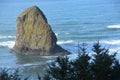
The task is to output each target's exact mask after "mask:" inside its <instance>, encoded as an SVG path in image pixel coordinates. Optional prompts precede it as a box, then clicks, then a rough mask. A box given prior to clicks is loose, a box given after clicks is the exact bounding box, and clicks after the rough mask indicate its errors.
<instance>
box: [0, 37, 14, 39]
mask: <svg viewBox="0 0 120 80" xmlns="http://www.w3.org/2000/svg"><path fill="white" fill-rule="evenodd" d="M5 38H15V36H0V39H5Z"/></svg>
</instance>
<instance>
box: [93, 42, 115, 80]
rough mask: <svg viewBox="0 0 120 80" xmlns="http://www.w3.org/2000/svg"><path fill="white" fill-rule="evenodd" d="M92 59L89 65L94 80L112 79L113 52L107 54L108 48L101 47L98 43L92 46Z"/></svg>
mask: <svg viewBox="0 0 120 80" xmlns="http://www.w3.org/2000/svg"><path fill="white" fill-rule="evenodd" d="M92 50H93V52H94V53H95V54H94V55H93V57H94V59H93V61H92V63H91V64H92V65H91V71H92V72H93V74H92V75H93V79H94V80H111V79H112V65H113V63H114V60H115V56H114V55H115V54H114V55H109V54H108V53H109V50H108V49H105V48H101V45H100V44H99V42H98V43H96V44H94V46H93V49H92Z"/></svg>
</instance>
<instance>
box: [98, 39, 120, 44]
mask: <svg viewBox="0 0 120 80" xmlns="http://www.w3.org/2000/svg"><path fill="white" fill-rule="evenodd" d="M100 42H102V43H105V44H111V45H120V40H111V41H100Z"/></svg>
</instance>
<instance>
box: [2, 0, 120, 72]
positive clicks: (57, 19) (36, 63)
mask: <svg viewBox="0 0 120 80" xmlns="http://www.w3.org/2000/svg"><path fill="white" fill-rule="evenodd" d="M34 5H37V6H38V7H39V8H40V9H41V10H42V11H43V12H44V13H45V15H46V17H47V19H48V22H49V24H50V25H51V26H52V29H53V31H54V32H55V33H56V36H57V38H58V42H57V43H58V44H59V45H60V46H62V47H63V48H65V49H66V50H69V51H70V52H72V54H71V55H70V58H74V57H75V53H76V52H77V44H78V41H79V42H80V43H84V42H85V43H88V44H89V45H92V44H93V43H94V42H96V41H97V40H99V41H100V42H101V43H102V44H103V45H106V46H110V51H111V52H114V51H117V50H120V1H119V0H29V1H25V0H12V1H10V0H1V1H0V67H7V68H18V67H19V68H21V69H23V70H24V71H25V72H26V73H28V74H29V73H34V72H35V71H36V70H39V71H40V72H41V71H42V70H44V67H45V66H46V63H49V62H50V61H51V59H54V57H40V56H25V55H16V54H13V53H10V52H9V50H10V49H11V48H12V47H13V45H14V42H15V31H16V19H17V16H18V15H19V14H20V13H21V12H22V11H23V10H24V9H26V8H28V7H30V6H34ZM118 52H119V51H118ZM117 58H118V59H120V56H119V55H118V56H117ZM41 73H42V72H41Z"/></svg>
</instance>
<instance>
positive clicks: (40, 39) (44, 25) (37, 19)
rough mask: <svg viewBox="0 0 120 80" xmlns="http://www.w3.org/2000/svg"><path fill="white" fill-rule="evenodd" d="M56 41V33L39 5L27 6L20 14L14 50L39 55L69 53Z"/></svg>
mask: <svg viewBox="0 0 120 80" xmlns="http://www.w3.org/2000/svg"><path fill="white" fill-rule="evenodd" d="M56 42H57V38H56V36H55V33H54V32H53V31H52V29H51V27H50V25H49V24H48V22H47V19H46V17H45V15H44V14H43V12H42V11H41V10H40V9H39V8H38V7H36V6H33V7H30V8H27V9H26V10H25V11H23V12H22V13H21V14H20V15H19V16H18V18H17V30H16V41H15V45H14V50H13V51H14V52H16V53H20V54H39V55H65V54H69V52H68V51H66V50H64V49H63V48H61V47H60V46H58V45H57V44H56Z"/></svg>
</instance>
